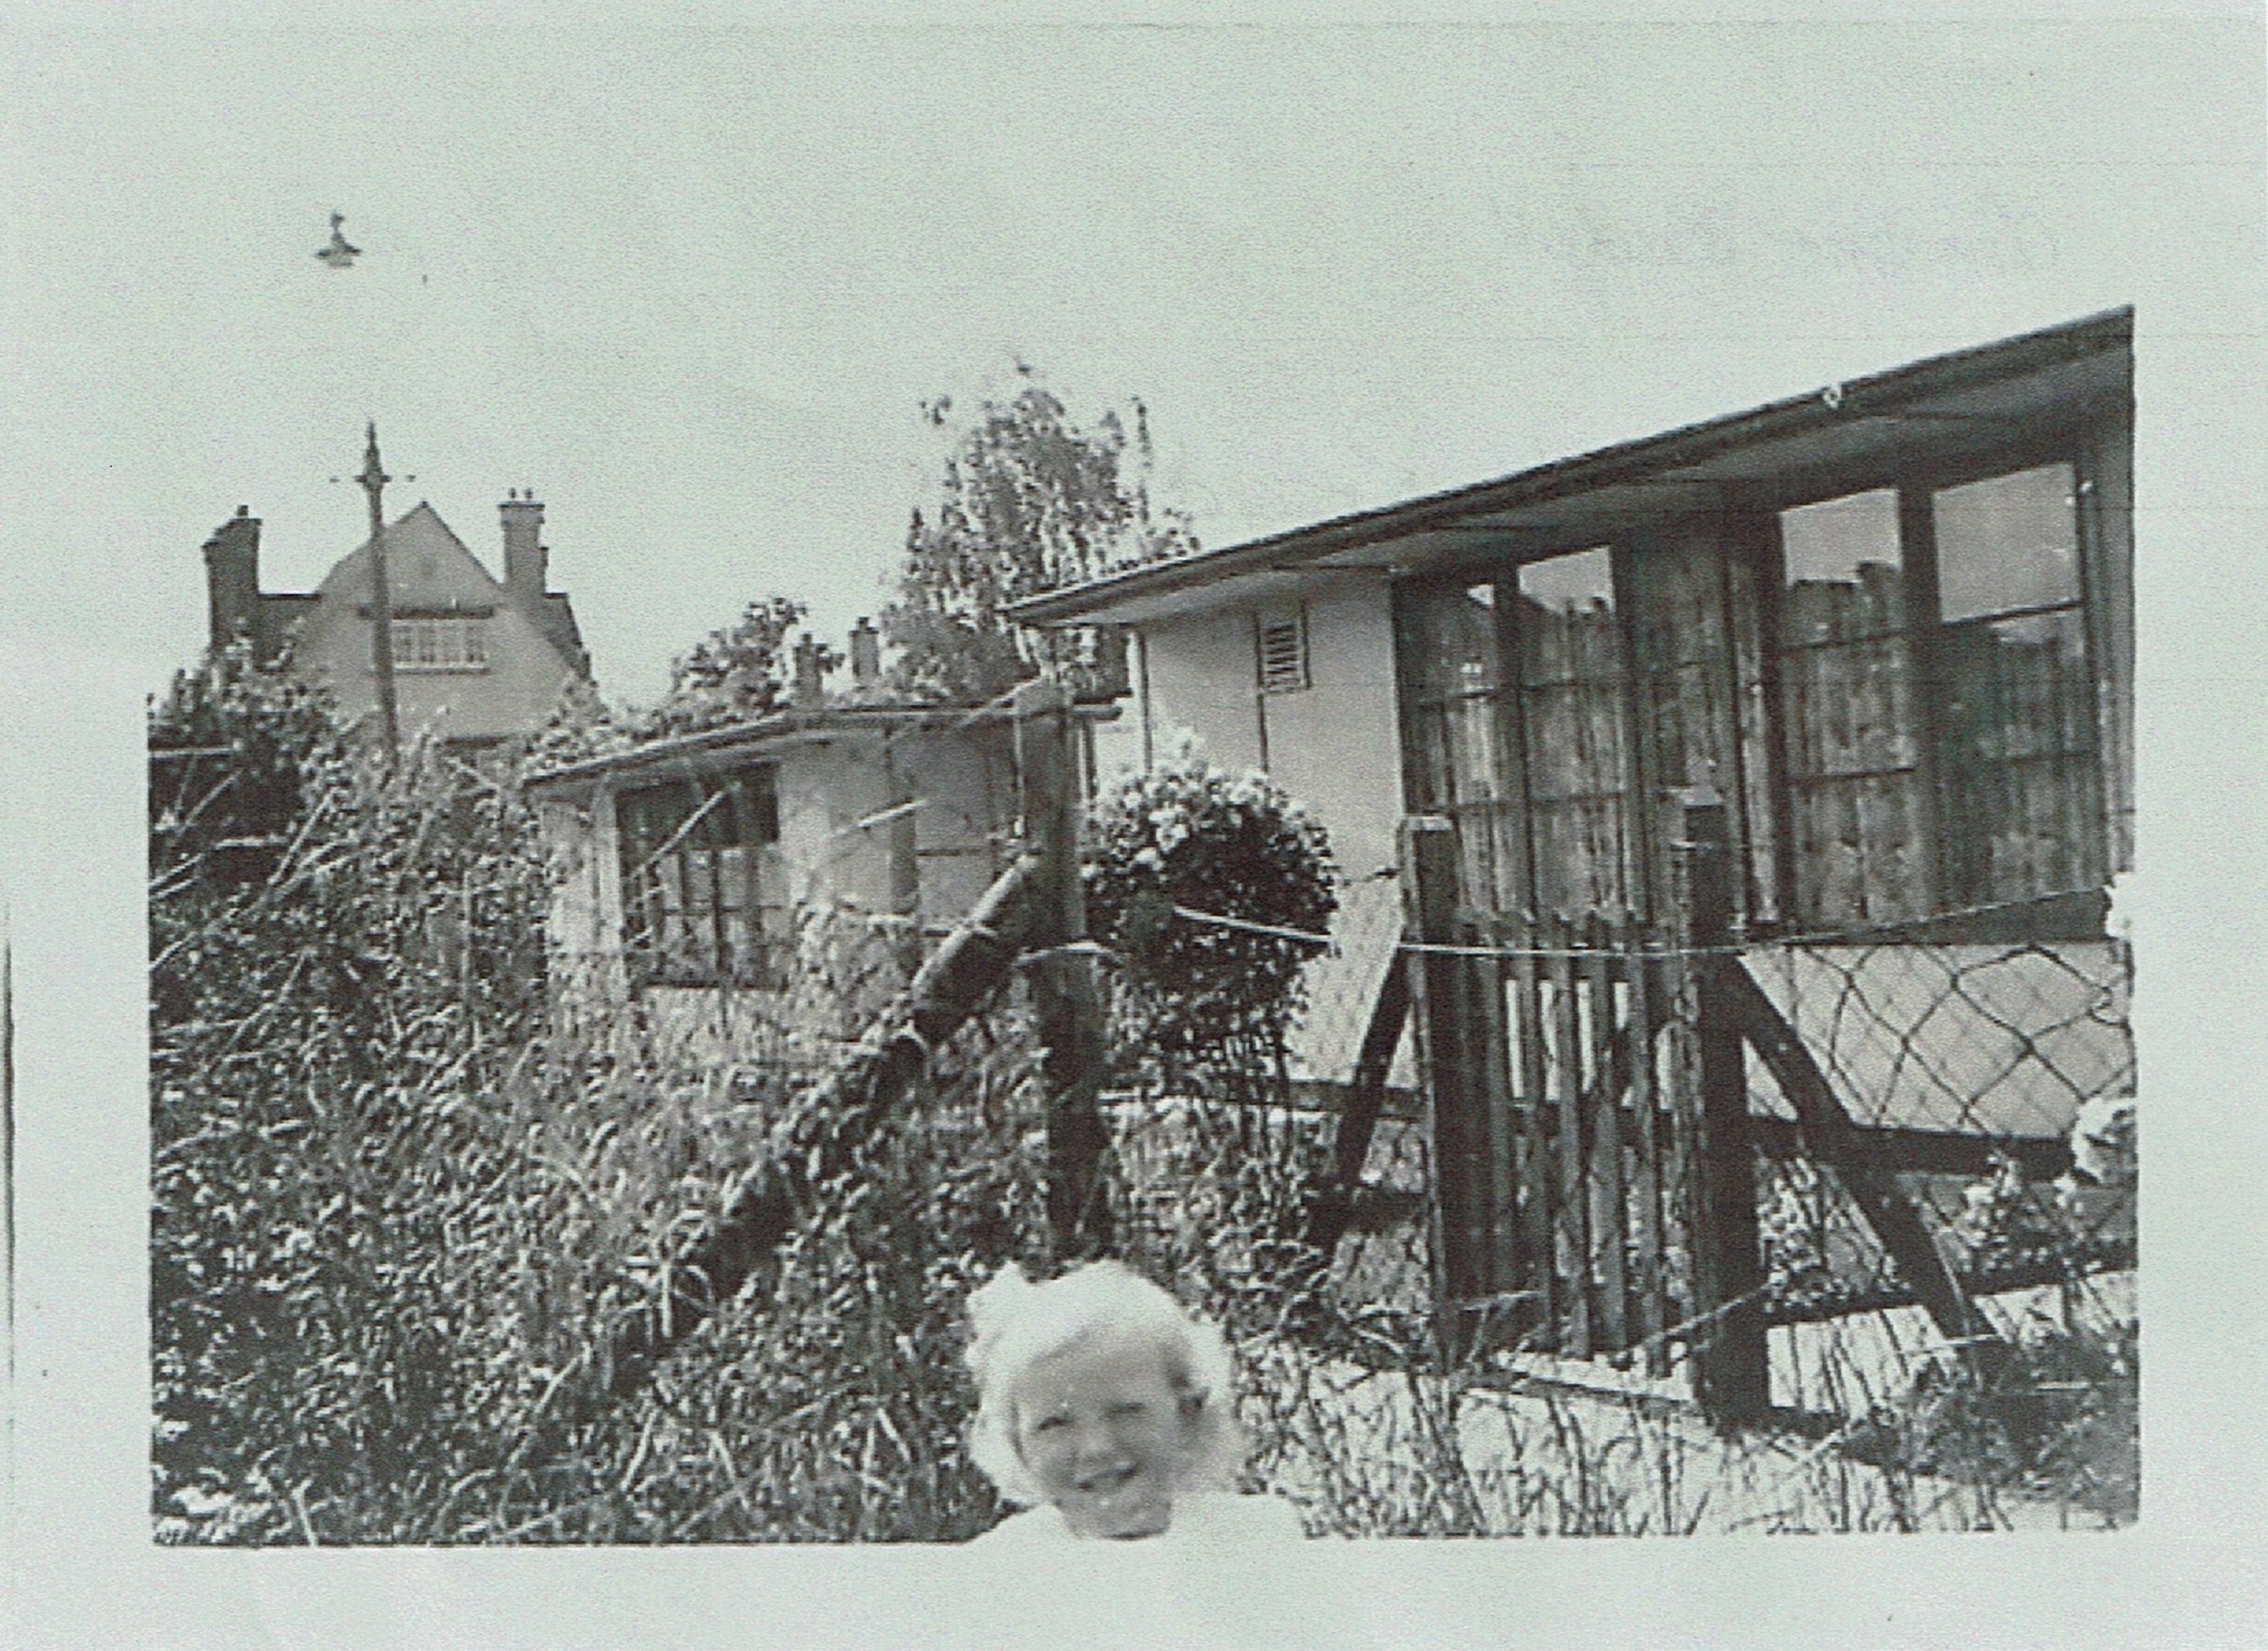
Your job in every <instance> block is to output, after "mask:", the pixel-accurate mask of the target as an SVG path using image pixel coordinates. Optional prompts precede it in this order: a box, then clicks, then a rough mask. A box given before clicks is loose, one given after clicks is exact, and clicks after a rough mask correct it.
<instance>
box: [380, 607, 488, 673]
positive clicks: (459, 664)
mask: <svg viewBox="0 0 2268 1651" xmlns="http://www.w3.org/2000/svg"><path fill="white" fill-rule="evenodd" d="M489 617H490V616H489V615H488V614H486V613H396V614H394V616H393V618H392V620H391V621H390V622H391V624H392V626H393V631H392V633H391V635H392V641H393V649H394V670H395V671H398V672H411V673H414V674H416V675H418V676H425V677H431V676H478V675H481V674H482V673H484V672H486V671H488V669H489V634H488V633H489V626H488V621H489ZM445 639H453V641H454V647H453V648H451V647H450V646H448V645H446V642H445ZM405 642H407V643H408V646H407V648H406V649H405V647H404V645H403V644H404V643H405ZM429 644H430V646H431V650H432V657H431V658H430V659H428V658H425V657H422V656H423V653H424V652H425V649H426V648H427V646H428V645H429Z"/></svg>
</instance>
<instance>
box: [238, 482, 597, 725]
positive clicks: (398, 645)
mask: <svg viewBox="0 0 2268 1651" xmlns="http://www.w3.org/2000/svg"><path fill="white" fill-rule="evenodd" d="M501 514H502V517H503V538H504V576H503V578H501V579H498V578H497V577H496V576H494V575H493V574H491V573H490V571H489V570H488V569H487V568H485V567H484V566H482V563H481V561H480V560H479V558H477V557H475V555H474V554H472V552H471V551H470V550H468V548H466V546H465V543H464V541H463V540H462V539H459V538H458V537H457V535H456V533H455V532H453V530H452V529H451V528H450V526H449V525H448V524H447V523H446V522H445V521H443V520H442V519H441V516H440V513H439V512H438V511H437V510H434V509H433V507H432V506H431V504H428V503H422V502H421V503H419V504H418V505H417V507H416V509H415V510H411V511H409V513H408V514H407V515H405V516H402V517H400V518H398V519H397V520H396V521H395V522H394V524H393V525H391V526H389V527H388V528H387V530H386V546H387V594H388V597H389V601H390V605H391V607H392V610H393V616H394V693H395V700H396V703H397V705H398V707H399V715H400V722H401V729H402V731H403V733H404V734H405V736H406V735H409V734H413V733H416V732H417V731H419V730H431V731H432V732H433V733H434V734H436V735H437V736H438V737H440V738H442V739H445V740H446V741H448V742H449V743H450V744H451V745H455V746H457V747H460V748H468V749H474V750H478V749H482V748H490V747H496V746H498V745H504V744H506V743H508V742H510V741H512V740H514V739H516V738H519V737H525V736H527V735H528V734H531V733H533V732H534V731H535V730H538V729H540V728H541V727H542V725H543V723H544V722H545V721H546V719H548V718H549V715H551V712H552V708H553V707H554V706H555V705H556V703H557V701H558V698H559V694H560V691H561V690H562V689H563V687H564V686H566V685H567V684H568V683H569V682H570V681H571V680H573V679H577V678H582V679H588V678H589V676H590V671H591V665H590V657H589V656H588V655H587V654H586V653H585V651H584V649H583V641H582V636H581V634H580V633H579V632H578V629H577V628H576V624H575V613H574V610H573V608H572V607H571V605H569V602H568V599H567V598H566V596H565V595H564V594H563V593H562V592H560V591H552V590H550V589H549V588H548V586H549V576H548V562H549V552H548V551H547V550H546V548H545V547H544V545H543V543H542V537H541V535H542V528H543V506H542V505H541V504H540V503H537V502H536V501H535V499H534V497H533V496H527V497H522V496H519V495H518V494H516V493H515V494H514V495H512V496H510V497H508V498H506V499H505V500H504V504H503V506H502V510H501ZM260 527H261V523H260V518H259V517H256V516H254V515H252V514H251V513H250V511H249V510H244V509H239V510H238V511H237V513H236V515H235V516H233V517H231V518H230V519H229V520H228V521H226V522H224V523H223V524H222V525H220V527H219V528H218V529H217V530H216V531H215V532H214V533H213V535H212V537H211V538H210V539H207V540H206V541H205V545H204V559H205V581H206V591H207V597H208V605H209V611H210V639H211V642H212V645H213V646H214V647H216V648H219V647H223V646H225V645H227V644H228V643H229V642H232V641H233V640H234V639H237V638H239V637H242V638H247V639H249V641H250V642H251V644H252V646H253V648H254V651H255V653H256V654H257V655H258V657H260V658H261V659H262V660H272V659H275V658H276V657H280V656H283V655H284V653H285V650H286V649H287V648H288V649H289V658H290V661H291V670H292V671H294V672H296V673H297V674H298V675H299V676H301V677H302V678H304V679H307V680H309V681H311V682H320V683H322V684H324V685H326V686H328V687H329V689H330V691H331V693H332V694H333V695H334V696H335V700H336V702H337V705H338V708H339V711H340V714H341V715H342V716H343V717H345V718H347V719H348V720H350V721H354V720H358V719H360V718H362V717H365V716H367V715H370V714H371V713H372V711H373V710H374V709H375V708H376V707H377V704H378V693H377V682H376V677H377V671H376V668H375V666H374V665H373V664H372V649H371V634H370V627H371V616H370V600H371V573H370V563H371V554H370V546H369V544H368V542H367V541H365V543H364V544H362V545H361V546H358V547H357V548H356V549H354V550H353V551H351V552H350V553H349V554H347V555H346V556H345V557H343V558H342V559H341V561H339V562H338V564H337V565H336V566H335V567H334V568H333V569H331V570H330V572H329V574H328V575H327V576H325V577H324V579H323V582H322V583H320V585H318V586H317V587H316V588H315V589H314V590H313V591H306V592H284V591H262V590H261V588H260Z"/></svg>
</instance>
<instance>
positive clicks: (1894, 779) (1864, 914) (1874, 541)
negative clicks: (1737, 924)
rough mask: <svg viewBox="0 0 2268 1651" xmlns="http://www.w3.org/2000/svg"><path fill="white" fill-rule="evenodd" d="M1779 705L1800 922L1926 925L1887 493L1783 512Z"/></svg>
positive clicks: (1911, 709)
mask: <svg viewBox="0 0 2268 1651" xmlns="http://www.w3.org/2000/svg"><path fill="white" fill-rule="evenodd" d="M1779 525H1780V547H1781V551H1782V555H1783V561H1784V565H1785V567H1786V580H1787V583H1786V588H1785V590H1784V591H1783V593H1782V597H1781V601H1780V623H1779V652H1780V695H1781V698H1780V705H1781V715H1782V720H1783V735H1784V739H1785V745H1786V760H1787V770H1786V772H1787V780H1786V783H1787V788H1788V797H1789V804H1790V806H1789V815H1790V824H1791V825H1792V826H1793V833H1792V840H1791V841H1790V843H1789V845H1788V847H1789V849H1790V851H1791V855H1792V858H1793V862H1794V863H1793V869H1794V878H1795V901H1796V911H1795V914H1794V916H1795V921H1798V922H1800V923H1806V924H1819V925H1832V924H1837V923H1872V922H1882V921H1898V920H1902V919H1904V918H1909V917H1916V916H1919V915H1920V914H1922V912H1923V910H1924V909H1925V908H1926V906H1927V904H1928V899H1929V893H1928V888H1929V884H1928V843H1927V840H1926V837H1925V835H1924V832H1925V820H1924V811H1923V803H1924V802H1925V800H1926V799H1925V798H1924V797H1923V796H1922V794H1921V788H1920V781H1919V778H1918V772H1917V770H1918V762H1919V759H1920V742H1919V739H1918V735H1917V730H1918V727H1919V726H1920V724H1919V723H1918V708H1917V706H1916V704H1915V700H1914V694H1915V684H1914V679H1913V672H1912V670H1911V657H1910V655H1909V653H1908V651H1907V643H1906V639H1905V637H1904V635H1903V632H1904V628H1905V624H1906V602H1905V583H1904V576H1903V574H1902V573H1901V568H1902V565H1903V564H1902V561H1901V558H1900V555H1899V539H1898V499H1897V494H1896V491H1895V490H1894V489H1892V488H1876V489H1875V490H1874V491H1872V492H1868V493H1856V494H1852V495H1848V496H1847V497H1844V498H1839V499H1829V500H1825V501H1823V502H1822V503H1817V504H1808V505H1803V506H1800V507H1799V508H1798V509H1795V510H1783V511H1781V512H1780V517H1779Z"/></svg>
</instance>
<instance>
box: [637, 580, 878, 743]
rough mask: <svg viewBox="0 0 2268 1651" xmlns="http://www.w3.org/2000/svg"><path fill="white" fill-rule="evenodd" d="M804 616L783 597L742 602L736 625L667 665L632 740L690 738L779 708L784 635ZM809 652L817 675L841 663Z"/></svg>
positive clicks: (822, 651) (788, 658) (788, 667)
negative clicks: (661, 687)
mask: <svg viewBox="0 0 2268 1651" xmlns="http://www.w3.org/2000/svg"><path fill="white" fill-rule="evenodd" d="M809 611H810V610H809V609H808V608H807V607H806V605H804V604H803V603H801V602H798V601H795V600H794V599H792V598H789V597H784V596H768V597H764V598H762V599H760V600H758V601H755V602H751V603H749V604H748V605H747V607H745V608H743V609H742V610H741V611H740V618H739V619H737V620H734V621H733V623H732V624H730V625H727V626H725V627H723V628H721V629H718V630H715V631H711V633H710V634H709V635H707V636H705V637H703V639H702V640H701V641H700V642H697V643H696V644H695V645H694V648H693V650H692V651H691V652H690V653H686V654H681V655H679V656H678V657H677V658H676V659H675V660H674V661H673V662H672V663H671V664H670V668H669V693H668V694H667V695H666V697H665V698H664V699H663V701H662V702H661V703H660V704H659V706H657V707H655V708H654V709H653V710H652V712H651V713H649V714H648V715H647V716H646V717H645V719H644V722H643V723H641V724H640V726H639V729H638V733H639V736H640V737H643V738H649V739H653V738H660V737H664V736H666V735H670V734H691V733H698V732H699V731H701V730H703V729H709V728H720V727H723V726H725V725H726V724H728V723H746V722H753V721H755V719H756V718H757V717H760V716H768V715H770V714H771V713H773V712H774V711H779V710H784V709H785V708H787V705H788V701H789V695H790V693H791V691H792V690H791V683H792V677H793V664H792V649H790V648H789V646H788V641H787V639H788V635H789V633H790V632H792V631H793V630H794V629H795V627H797V626H798V625H800V624H801V623H802V622H803V619H804V616H805V614H806V613H808V612H809ZM815 646H816V647H817V649H818V651H819V665H820V671H821V674H822V675H823V674H824V673H826V672H827V671H832V670H834V669H836V666H838V665H839V664H841V663H842V660H841V657H840V656H839V655H837V654H836V652H835V650H834V649H830V648H828V646H827V645H826V644H825V643H823V642H821V643H818V644H815Z"/></svg>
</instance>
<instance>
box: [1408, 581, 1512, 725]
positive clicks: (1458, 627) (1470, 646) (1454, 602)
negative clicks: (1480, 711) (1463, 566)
mask: <svg viewBox="0 0 2268 1651" xmlns="http://www.w3.org/2000/svg"><path fill="white" fill-rule="evenodd" d="M1410 623H1411V626H1412V631H1413V634H1412V635H1411V637H1410V642H1411V646H1410V665H1411V668H1412V670H1413V671H1414V672H1415V674H1416V677H1417V680H1416V682H1415V683H1413V684H1412V685H1411V686H1414V687H1415V688H1416V689H1417V691H1418V696H1419V697H1420V698H1421V699H1435V700H1437V699H1440V698H1441V697H1442V696H1444V695H1446V694H1453V693H1476V692H1479V691H1481V690H1484V689H1488V688H1491V687H1494V686H1496V684H1497V680H1498V671H1497V649H1496V587H1495V586H1494V585H1493V584H1491V583H1485V582H1484V583H1477V584H1469V585H1465V586H1462V587H1455V586H1452V587H1448V588H1446V589H1437V590H1432V591H1426V592H1425V593H1424V594H1423V595H1421V596H1419V597H1418V598H1417V599H1416V600H1414V601H1412V602H1411V603H1410Z"/></svg>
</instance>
